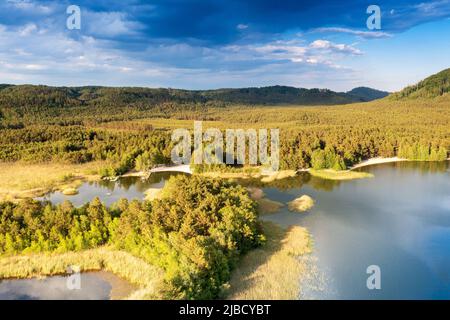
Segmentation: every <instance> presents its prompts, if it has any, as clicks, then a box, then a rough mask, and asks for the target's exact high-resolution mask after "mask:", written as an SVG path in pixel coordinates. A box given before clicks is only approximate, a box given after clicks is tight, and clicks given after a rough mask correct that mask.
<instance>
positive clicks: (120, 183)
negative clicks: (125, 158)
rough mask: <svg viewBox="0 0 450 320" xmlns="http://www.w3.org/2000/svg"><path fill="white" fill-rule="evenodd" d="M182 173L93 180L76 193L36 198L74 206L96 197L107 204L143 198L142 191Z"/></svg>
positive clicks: (54, 194) (58, 193)
mask: <svg viewBox="0 0 450 320" xmlns="http://www.w3.org/2000/svg"><path fill="white" fill-rule="evenodd" d="M177 174H182V173H175V172H158V173H152V174H151V175H150V177H149V178H148V179H141V178H139V177H124V178H120V179H119V180H117V181H116V182H113V181H107V180H101V181H94V182H85V183H83V184H82V185H81V186H80V187H79V188H78V194H76V195H64V194H62V193H61V192H59V191H58V192H52V193H49V194H47V195H45V196H44V197H40V198H37V199H38V200H49V201H51V202H52V203H55V204H57V203H61V202H63V201H65V200H69V201H70V202H72V203H73V204H74V205H75V206H81V205H83V204H85V203H86V202H89V201H91V200H92V199H93V198H95V197H98V198H100V200H101V201H102V202H103V203H105V204H106V205H107V206H109V205H111V204H113V203H115V202H117V201H118V200H119V199H121V198H127V199H129V200H133V199H138V200H143V198H144V197H145V195H144V192H145V191H146V190H147V189H148V188H162V187H163V186H164V183H165V181H166V180H167V179H169V177H170V176H173V175H177Z"/></svg>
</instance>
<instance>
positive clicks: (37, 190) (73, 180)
mask: <svg viewBox="0 0 450 320" xmlns="http://www.w3.org/2000/svg"><path fill="white" fill-rule="evenodd" d="M101 165H102V164H101V163H100V162H91V163H86V164H76V165H75V164H73V165H69V164H56V163H52V164H22V163H0V201H5V200H10V201H15V200H17V199H21V198H28V197H37V196H41V195H43V194H44V193H46V192H49V191H51V190H53V189H55V190H61V191H63V190H64V189H69V188H75V189H76V188H77V187H78V186H79V185H80V184H81V183H82V181H84V180H94V179H98V178H99V176H97V175H96V174H95V173H96V172H98V170H99V169H100V168H101Z"/></svg>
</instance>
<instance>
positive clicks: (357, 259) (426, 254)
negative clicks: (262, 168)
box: [264, 161, 450, 299]
mask: <svg viewBox="0 0 450 320" xmlns="http://www.w3.org/2000/svg"><path fill="white" fill-rule="evenodd" d="M360 170H362V171H366V172H371V173H373V174H374V175H375V177H374V178H370V179H362V180H352V181H342V182H337V181H324V180H321V179H317V178H314V177H310V176H309V175H307V176H304V177H303V181H302V182H301V183H300V184H301V186H299V187H292V188H289V189H287V190H282V189H280V188H264V191H265V193H266V195H267V197H268V198H269V199H274V200H277V201H281V202H287V201H291V200H293V199H294V198H296V197H298V196H300V195H302V194H308V195H310V196H312V197H313V198H314V199H315V200H316V205H315V206H314V208H313V209H312V210H311V211H310V212H309V213H292V212H288V211H287V210H286V209H284V210H281V212H280V213H277V214H274V215H270V216H265V219H268V220H271V221H274V222H277V223H279V224H281V225H283V226H288V225H292V224H298V225H302V226H305V227H306V228H308V229H309V231H310V232H311V234H312V236H313V239H314V255H315V256H316V257H317V259H318V262H317V263H318V265H319V268H320V270H321V271H322V272H323V274H324V278H325V279H326V280H327V281H326V282H327V288H326V290H325V291H324V292H313V295H312V296H311V298H321V297H324V298H337V299H449V298H450V172H449V162H448V161H447V162H441V163H425V162H422V163H419V162H398V163H389V164H382V165H375V166H369V167H365V168H361V169H360ZM371 265H376V266H379V267H380V271H381V278H380V279H381V290H376V289H375V290H369V289H368V288H367V286H366V280H367V278H368V277H369V274H367V273H366V269H367V267H368V266H371ZM306 297H308V296H306Z"/></svg>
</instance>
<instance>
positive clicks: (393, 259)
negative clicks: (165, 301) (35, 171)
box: [46, 161, 450, 299]
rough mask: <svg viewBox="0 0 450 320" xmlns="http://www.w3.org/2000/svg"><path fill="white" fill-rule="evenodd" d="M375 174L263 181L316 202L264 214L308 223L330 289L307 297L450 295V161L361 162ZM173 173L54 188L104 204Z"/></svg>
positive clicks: (286, 195) (271, 193)
mask: <svg viewBox="0 0 450 320" xmlns="http://www.w3.org/2000/svg"><path fill="white" fill-rule="evenodd" d="M358 170H361V171H366V172H371V173H373V174H374V176H375V177H374V178H369V179H361V180H351V181H330V180H323V179H319V178H315V177H311V176H310V175H309V174H308V173H302V174H301V175H299V176H297V177H295V178H288V179H285V180H280V181H275V182H273V183H272V184H271V185H269V186H267V185H261V183H257V182H256V181H251V182H249V181H247V182H245V183H246V184H256V185H257V186H260V187H263V189H264V192H265V194H266V196H267V197H268V198H269V199H271V200H276V201H280V202H283V203H286V202H288V201H291V200H293V199H295V198H296V197H299V196H301V195H303V194H307V195H310V196H311V197H313V198H314V199H315V200H316V204H315V206H314V207H313V208H312V209H311V211H310V212H308V213H293V212H289V211H288V210H287V208H283V209H281V210H280V212H279V213H276V214H272V215H266V216H264V217H263V219H266V220H271V221H274V222H276V223H279V224H281V225H282V226H289V225H301V226H305V227H306V228H308V229H309V230H310V232H311V234H312V237H313V240H314V254H313V255H314V258H315V260H316V263H317V267H318V269H319V271H320V277H321V279H322V282H324V283H325V286H324V288H321V290H315V288H314V287H315V285H316V284H311V285H310V286H311V288H308V286H309V284H308V286H306V285H305V286H304V287H305V288H304V292H303V293H302V295H301V297H302V298H332V299H450V167H449V162H448V161H446V162H440V163H433V162H397V163H386V164H380V165H374V166H368V167H364V168H360V169H358ZM173 174H174V173H157V174H154V175H153V174H152V176H151V177H150V179H149V180H147V181H143V180H141V179H140V178H123V179H120V180H119V181H118V182H115V183H114V182H98V183H85V184H84V185H83V186H81V188H80V189H79V194H78V195H75V196H64V195H62V194H61V193H53V194H50V195H48V196H46V198H47V199H49V200H51V201H53V202H55V203H58V202H61V201H63V200H64V199H68V200H70V201H72V202H73V203H75V204H76V205H82V204H84V203H85V202H87V201H90V200H91V199H92V198H93V197H95V196H99V197H100V199H101V200H102V201H104V202H105V203H106V204H108V205H109V204H111V203H113V202H115V201H117V200H118V199H119V198H121V197H126V198H128V199H133V198H137V199H142V198H143V197H144V195H143V192H144V191H145V190H146V189H147V188H150V187H161V186H162V185H163V184H164V181H165V180H166V179H167V178H168V177H169V176H170V175H173ZM373 265H375V266H378V267H379V268H380V272H381V273H380V280H381V289H380V290H377V289H375V290H369V289H368V288H367V285H366V281H367V278H368V277H369V274H367V272H366V271H367V268H368V267H369V266H373Z"/></svg>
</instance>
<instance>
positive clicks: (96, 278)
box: [0, 271, 136, 300]
mask: <svg viewBox="0 0 450 320" xmlns="http://www.w3.org/2000/svg"><path fill="white" fill-rule="evenodd" d="M79 276H80V278H79V279H80V281H79V287H78V286H77V287H75V286H74V283H76V282H73V281H71V279H69V278H68V276H51V277H46V278H43V279H36V278H33V279H11V280H0V300H109V299H122V298H126V297H127V296H128V295H129V294H130V293H131V292H132V291H134V290H136V288H135V287H134V286H133V285H131V284H129V283H128V282H127V281H125V280H123V279H121V278H119V277H117V276H116V275H114V274H112V273H110V272H105V271H97V272H85V273H81V274H79ZM68 281H69V282H70V283H71V284H69V286H68V285H67V283H68Z"/></svg>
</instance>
